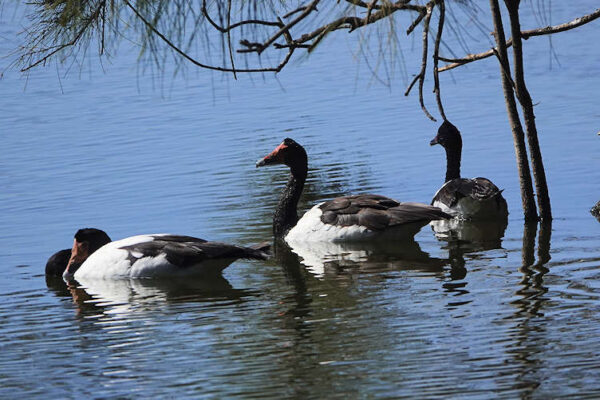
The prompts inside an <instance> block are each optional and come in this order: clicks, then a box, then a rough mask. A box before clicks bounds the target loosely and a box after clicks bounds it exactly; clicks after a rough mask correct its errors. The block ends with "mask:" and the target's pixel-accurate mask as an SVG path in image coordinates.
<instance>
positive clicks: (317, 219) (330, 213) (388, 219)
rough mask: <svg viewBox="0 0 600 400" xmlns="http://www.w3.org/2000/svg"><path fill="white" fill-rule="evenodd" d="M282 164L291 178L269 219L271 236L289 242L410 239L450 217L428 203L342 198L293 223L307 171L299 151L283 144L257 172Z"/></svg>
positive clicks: (304, 157) (289, 143)
mask: <svg viewBox="0 0 600 400" xmlns="http://www.w3.org/2000/svg"><path fill="white" fill-rule="evenodd" d="M272 164H285V165H287V166H288V167H290V171H291V174H290V178H289V180H288V183H287V185H286V187H285V188H284V190H283V192H282V195H281V198H280V200H279V204H278V206H277V209H276V211H275V215H274V217H273V233H274V235H275V236H276V237H281V238H284V239H285V241H286V242H288V243H290V244H291V243H298V242H315V241H331V242H344V241H360V240H368V239H375V238H379V237H382V236H388V235H389V236H392V237H397V238H411V239H412V237H413V236H414V235H415V234H416V233H417V232H418V231H419V229H421V228H422V227H423V226H425V225H427V224H428V223H429V222H430V221H432V220H436V219H442V218H450V215H448V214H446V213H444V212H442V211H441V210H440V209H439V208H437V207H434V206H430V205H427V204H420V203H411V202H404V203H403V202H399V201H396V200H393V199H390V198H388V197H385V196H380V195H373V194H360V195H354V196H343V197H338V198H335V199H333V200H329V201H326V202H323V203H320V204H317V205H316V206H314V207H313V208H311V209H310V210H309V211H308V212H306V214H304V216H303V217H302V218H300V219H299V218H298V214H297V204H298V200H299V199H300V195H301V193H302V189H303V188H304V182H305V180H306V176H307V171H308V157H307V155H306V151H305V150H304V148H303V147H302V146H301V145H300V144H298V143H296V142H295V141H294V140H292V139H289V138H287V139H285V140H284V141H283V142H282V143H281V144H280V145H279V146H278V147H277V148H275V150H273V151H272V152H271V153H270V154H269V155H267V156H266V157H264V158H263V159H261V160H259V161H258V162H257V164H256V166H257V167H262V166H265V165H272Z"/></svg>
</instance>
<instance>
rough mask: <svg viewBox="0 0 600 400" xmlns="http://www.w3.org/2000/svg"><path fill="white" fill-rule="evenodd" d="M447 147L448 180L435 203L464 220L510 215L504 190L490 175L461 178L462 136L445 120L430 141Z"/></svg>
mask: <svg viewBox="0 0 600 400" xmlns="http://www.w3.org/2000/svg"><path fill="white" fill-rule="evenodd" d="M429 144H430V145H431V146H433V145H436V144H439V145H441V146H442V147H444V149H445V150H446V163H447V164H446V181H445V182H446V183H445V184H444V185H443V186H442V187H441V188H440V189H439V190H438V191H437V193H436V194H435V196H433V200H432V201H431V204H432V205H433V206H436V207H439V208H441V209H442V210H443V211H445V212H447V213H448V214H451V215H453V216H455V217H458V218H462V219H496V218H506V217H507V216H508V207H507V205H506V200H505V199H504V197H503V196H502V190H500V189H498V187H497V186H496V185H494V184H493V183H492V182H491V181H490V180H489V179H486V178H471V179H467V178H461V177H460V160H461V152H462V138H461V136H460V132H459V131H458V129H457V128H456V127H455V126H454V125H452V124H451V123H450V122H449V121H444V122H443V123H442V125H441V126H440V127H439V129H438V133H437V136H436V137H434V138H433V140H432V141H431V142H430V143H429Z"/></svg>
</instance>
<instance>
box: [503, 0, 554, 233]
mask: <svg viewBox="0 0 600 400" xmlns="http://www.w3.org/2000/svg"><path fill="white" fill-rule="evenodd" d="M520 2H521V1H520V0H504V3H505V4H506V8H507V9H508V15H509V16H510V28H511V32H512V42H513V46H512V49H513V64H514V65H513V66H514V71H515V72H514V74H515V75H514V77H515V78H514V82H515V93H516V95H517V99H518V100H519V103H520V104H521V110H522V111H523V118H524V119H525V128H526V130H527V144H528V145H529V152H530V154H531V166H532V169H533V179H534V180H535V191H536V193H537V203H538V208H539V210H540V218H541V219H542V220H546V221H550V220H552V210H551V208H550V196H549V195H548V184H547V183H546V172H545V171H544V162H543V160H542V152H541V151H540V143H539V141H538V136H537V127H536V125H535V115H534V113H533V103H532V101H531V96H530V95H529V91H528V90H527V86H526V85H525V74H524V68H523V42H522V39H521V23H520V21H519V4H520Z"/></svg>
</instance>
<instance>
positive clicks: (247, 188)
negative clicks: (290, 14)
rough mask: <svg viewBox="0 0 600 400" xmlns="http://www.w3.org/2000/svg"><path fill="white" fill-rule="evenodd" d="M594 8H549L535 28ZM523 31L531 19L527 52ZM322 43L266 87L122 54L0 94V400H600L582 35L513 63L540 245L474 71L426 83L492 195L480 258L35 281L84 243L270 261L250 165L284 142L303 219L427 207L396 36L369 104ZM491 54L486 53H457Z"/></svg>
mask: <svg viewBox="0 0 600 400" xmlns="http://www.w3.org/2000/svg"><path fill="white" fill-rule="evenodd" d="M596 6H597V5H595V2H593V1H591V0H589V1H581V2H577V4H576V5H571V4H568V3H564V2H563V3H558V2H553V4H552V23H559V22H563V21H568V20H571V19H573V18H575V17H577V16H579V15H583V14H584V13H586V12H590V11H592V10H593V9H594V8H595V7H596ZM524 7H525V6H524ZM23 11H24V6H19V7H18V8H17V9H16V10H15V9H14V6H13V5H12V3H11V4H10V5H9V4H8V3H4V4H3V5H2V8H1V13H0V55H2V56H4V55H7V54H8V53H9V52H10V51H11V50H13V49H14V48H15V47H16V46H17V44H18V39H17V38H16V34H17V32H19V31H20V30H22V27H23V26H24V25H26V20H25V19H24V18H23V17H22V13H23ZM482 13H483V14H482V19H483V20H484V21H485V22H486V23H487V21H489V19H486V18H487V16H486V14H485V13H484V12H482ZM488 25H491V24H488ZM538 25H539V24H538V22H536V19H535V18H533V17H531V18H525V21H524V28H525V29H528V28H533V27H535V26H538ZM465 29H472V30H473V29H474V28H473V27H472V26H469V25H466V26H465ZM478 35H479V36H478V37H481V34H480V33H478ZM475 36H477V35H475ZM336 37H339V40H334V36H332V37H331V38H330V39H329V40H326V41H325V42H324V43H323V46H322V47H321V48H319V49H317V51H315V52H314V53H312V54H311V55H310V57H308V58H306V57H301V58H300V59H298V60H295V61H293V62H292V63H291V64H290V65H289V66H288V67H286V69H285V70H284V71H283V72H281V73H280V74H279V75H278V76H277V79H274V77H273V76H272V75H264V76H260V75H255V76H248V75H240V76H238V80H237V81H236V80H233V79H232V78H231V77H223V76H221V75H219V74H217V73H210V72H206V71H195V70H193V69H191V68H188V70H187V73H186V74H185V76H184V77H182V76H176V77H174V78H173V77H172V75H170V74H169V71H167V72H166V73H165V74H161V73H155V74H153V73H150V72H147V73H145V74H144V73H142V72H141V71H140V68H139V64H138V63H137V50H135V49H133V50H132V49H130V48H128V45H126V44H122V45H121V47H120V49H119V51H118V53H117V54H116V55H115V56H114V57H112V58H111V59H110V61H108V62H107V61H106V60H105V61H103V63H104V64H103V67H101V65H100V63H99V62H98V60H97V59H96V58H95V57H94V56H93V54H92V55H90V56H89V57H88V58H86V59H85V60H84V61H83V62H82V63H81V65H77V64H76V65H73V66H71V67H70V68H69V64H65V65H62V66H58V67H56V66H55V65H54V64H52V65H51V66H48V67H45V68H38V69H34V70H33V71H32V72H31V74H29V76H27V77H24V76H22V75H20V74H19V73H17V72H15V70H13V69H7V70H4V73H3V77H2V79H1V80H0V93H1V95H2V97H1V99H2V100H0V144H1V147H0V148H1V149H2V155H1V156H0V189H1V190H0V227H1V230H0V241H1V243H2V246H1V247H0V354H2V357H0V397H3V398H9V397H11V398H14V397H26V398H58V397H97V398H106V397H145V396H149V395H153V396H158V397H194V398H198V397H205V398H296V397H297V398H324V397H328V398H348V397H359V398H372V397H373V398H375V397H376V398H382V397H384V398H398V397H413V398H426V397H435V396H438V397H462V398H490V397H494V398H551V397H565V396H567V395H577V396H578V397H579V398H583V397H590V398H597V397H599V396H600V383H599V382H600V313H599V311H600V246H599V243H600V224H599V223H598V222H597V221H596V220H595V219H594V218H593V217H592V216H591V215H590V214H589V209H590V207H592V206H593V205H594V204H595V203H596V202H597V201H598V200H599V199H600V185H599V183H600V168H598V167H599V165H600V136H598V135H597V133H598V131H599V130H600V108H599V107H598V93H600V80H599V79H598V68H599V66H600V53H599V52H598V51H597V50H596V49H595V48H594V47H593V46H591V45H590V43H593V42H594V40H597V39H599V38H600V23H598V22H593V23H591V24H588V25H586V26H584V27H582V28H580V29H579V30H575V31H571V32H567V33H563V34H560V35H555V36H554V37H553V39H552V49H553V51H554V52H555V54H556V58H558V61H559V62H560V65H559V64H557V62H556V60H553V59H552V60H551V55H550V47H549V42H548V39H547V38H532V39H530V40H528V41H526V42H525V52H526V66H527V71H526V72H527V83H528V85H529V89H530V91H531V93H532V97H533V99H534V102H535V103H536V108H535V110H536V117H537V119H536V121H537V124H538V130H539V134H540V143H541V147H542V151H543V155H544V161H545V164H546V172H547V176H548V181H549V187H550V195H551V200H552V206H553V212H554V217H555V219H554V221H553V224H552V226H551V227H544V229H543V230H542V231H541V232H540V230H539V228H538V229H537V230H536V229H535V227H531V226H529V227H526V226H524V224H523V219H522V213H521V210H520V204H521V201H520V195H519V182H518V177H517V172H516V163H515V160H514V149H513V144H512V135H511V132H510V129H509V125H508V121H507V117H506V113H505V106H504V102H503V97H502V92H501V86H500V80H499V75H498V74H499V70H498V66H497V63H496V61H495V60H494V59H491V58H490V59H487V60H485V61H480V62H477V63H473V64H470V65H469V66H468V67H462V68H459V69H456V70H454V71H453V72H446V73H443V74H441V79H442V92H443V94H444V96H445V105H446V113H447V115H448V117H449V119H450V120H451V121H452V122H453V123H454V124H455V125H457V126H458V128H459V129H460V130H461V132H462V134H463V142H464V148H463V164H462V166H463V167H462V174H463V176H469V177H470V176H485V177H488V178H490V179H492V180H493V181H494V182H495V183H496V185H498V186H499V187H501V188H504V194H505V197H506V199H507V201H508V204H509V210H510V215H509V223H508V227H507V229H506V231H505V233H504V236H503V238H502V240H501V241H498V242H497V243H496V242H494V243H491V244H490V243H487V244H485V245H470V244H468V243H466V244H463V245H461V246H458V248H457V247H456V246H451V245H449V244H448V243H447V242H445V241H440V240H438V239H436V237H435V236H434V235H433V233H432V231H431V229H430V228H429V227H425V228H423V229H422V230H421V232H420V233H419V234H418V235H417V237H416V239H417V242H418V246H417V247H413V248H409V249H383V250H382V249H366V250H364V249H363V251H362V252H361V249H358V250H357V252H356V254H358V258H357V259H353V258H352V257H349V260H348V262H340V261H339V260H336V261H331V260H321V261H323V262H322V263H321V264H322V265H320V266H315V265H314V264H311V262H309V261H308V260H306V259H303V258H302V257H299V256H298V255H296V254H294V253H292V252H290V251H289V250H286V249H277V252H276V254H275V256H274V257H273V258H272V259H271V260H268V261H265V262H258V261H252V262H250V261H238V262H236V263H234V264H233V265H231V266H230V267H229V268H228V269H226V270H225V272H224V274H223V279H221V280H215V281H209V282H202V281H187V282H154V281H135V280H132V281H118V282H103V283H98V284H97V285H95V286H90V287H85V288H81V287H79V288H75V287H72V288H67V286H66V285H64V283H62V281H60V280H59V281H53V280H49V281H47V280H46V279H45V277H44V265H45V262H46V260H47V258H48V257H49V256H50V255H51V254H52V253H54V252H55V251H57V250H59V249H63V248H67V247H70V246H71V244H72V240H73V234H74V233H75V231H76V230H77V229H78V228H81V227H88V226H89V227H97V228H101V229H104V230H105V231H106V232H107V233H108V234H109V235H110V236H111V237H112V238H113V239H118V238H123V237H126V236H131V235H134V234H140V233H153V232H171V233H179V234H187V235H194V236H198V237H202V238H205V239H210V240H220V241H227V242H232V243H242V244H250V243H256V242H260V241H264V240H270V239H271V217H272V213H273V211H274V208H275V205H276V203H277V199H278V195H279V191H280V190H281V188H282V186H283V184H284V182H285V181H286V179H287V171H286V170H285V169H284V168H269V169H258V170H257V169H256V168H255V166H254V165H255V162H256V160H258V159H259V158H260V157H263V156H264V155H266V154H267V153H268V152H270V151H271V150H272V149H273V148H274V147H275V146H276V145H278V144H279V143H280V142H281V140H282V139H283V138H285V137H288V136H289V137H292V138H294V139H295V140H297V141H298V142H300V143H302V144H303V145H304V146H305V147H306V149H307V152H308V154H309V167H310V170H309V177H308V184H307V187H306V189H305V194H304V197H303V199H302V201H301V205H300V206H301V208H302V210H301V212H302V211H303V210H305V209H307V208H308V207H310V206H312V205H313V204H315V203H316V202H318V201H319V200H321V199H328V198H331V197H333V196H335V195H339V194H350V193H360V192H374V193H380V194H384V195H387V196H390V197H394V198H397V199H398V200H402V201H420V202H426V203H428V202H429V201H430V199H431V197H432V196H433V194H434V193H435V191H436V190H437V189H438V188H439V187H440V186H441V184H442V183H443V177H444V168H445V158H444V154H443V150H442V149H441V148H439V147H430V146H429V141H430V140H431V139H432V138H433V136H434V135H435V132H436V130H437V124H436V123H433V122H431V121H429V120H428V119H426V118H425V117H424V115H423V114H422V112H421V110H420V108H419V105H418V99H417V97H416V92H415V93H413V94H411V96H409V97H404V90H405V88H406V84H407V83H408V80H409V79H410V74H412V73H416V72H417V71H418V66H419V57H420V56H419V53H418V51H419V45H417V43H416V42H415V43H414V44H413V42H412V39H410V38H409V39H406V40H405V39H404V37H403V35H400V39H401V40H402V41H403V42H402V47H403V49H404V50H405V53H404V57H405V58H406V59H407V62H406V66H405V67H406V71H407V73H408V75H409V76H406V75H405V74H403V73H402V68H401V67H400V66H397V71H396V72H395V75H394V76H393V79H392V84H391V86H390V87H386V86H384V85H382V84H380V83H378V82H377V80H375V79H373V75H372V73H371V71H370V70H369V68H368V67H367V66H366V65H365V63H364V61H360V56H355V55H356V53H357V49H358V48H359V43H358V41H357V40H356V38H355V37H354V36H352V35H350V36H348V35H347V34H345V33H339V34H337V36H336ZM419 40H420V39H419ZM487 48H489V43H488V42H487V41H486V40H484V39H482V40H480V41H479V42H474V43H472V44H471V47H470V48H469V50H470V51H472V52H477V51H482V50H485V49H487ZM461 54H462V53H461ZM459 55H460V54H459ZM412 59H414V60H415V61H414V62H413V61H410V60H412ZM10 60H11V59H10V58H8V59H2V61H1V62H2V64H1V65H2V68H4V67H6V65H8V63H9V62H10ZM67 69H69V71H68V73H66V71H67ZM430 89H431V88H430V87H429V88H428V89H427V92H426V96H427V101H428V105H429V108H430V110H432V111H435V103H434V99H433V97H432V96H431V94H430ZM536 233H537V236H536Z"/></svg>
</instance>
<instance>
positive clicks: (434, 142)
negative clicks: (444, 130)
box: [429, 136, 439, 146]
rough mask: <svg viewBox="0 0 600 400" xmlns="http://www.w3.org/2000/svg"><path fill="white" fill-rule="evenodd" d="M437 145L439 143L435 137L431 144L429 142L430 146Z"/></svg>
mask: <svg viewBox="0 0 600 400" xmlns="http://www.w3.org/2000/svg"><path fill="white" fill-rule="evenodd" d="M438 143H439V142H438V138H437V136H436V137H434V138H433V139H431V142H429V145H430V146H435V145H436V144H438Z"/></svg>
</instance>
